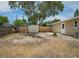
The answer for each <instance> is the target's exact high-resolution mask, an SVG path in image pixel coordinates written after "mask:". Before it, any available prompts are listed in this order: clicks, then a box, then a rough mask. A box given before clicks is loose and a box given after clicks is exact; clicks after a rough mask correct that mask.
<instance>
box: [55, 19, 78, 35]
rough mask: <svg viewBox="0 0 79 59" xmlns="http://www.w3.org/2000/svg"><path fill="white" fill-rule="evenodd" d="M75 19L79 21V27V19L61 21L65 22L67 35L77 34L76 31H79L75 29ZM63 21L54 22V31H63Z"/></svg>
mask: <svg viewBox="0 0 79 59" xmlns="http://www.w3.org/2000/svg"><path fill="white" fill-rule="evenodd" d="M75 21H77V22H78V28H79V19H75V20H69V21H65V22H61V23H64V24H65V34H67V35H75V33H76V32H79V29H78V28H77V29H75V26H74V24H75ZM61 23H57V24H53V31H54V32H57V33H61Z"/></svg>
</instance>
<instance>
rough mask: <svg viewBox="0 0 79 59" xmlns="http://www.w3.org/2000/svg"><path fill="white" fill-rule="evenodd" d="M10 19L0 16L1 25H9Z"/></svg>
mask: <svg viewBox="0 0 79 59" xmlns="http://www.w3.org/2000/svg"><path fill="white" fill-rule="evenodd" d="M8 22H9V21H8V18H7V17H6V16H0V25H3V24H4V23H8Z"/></svg>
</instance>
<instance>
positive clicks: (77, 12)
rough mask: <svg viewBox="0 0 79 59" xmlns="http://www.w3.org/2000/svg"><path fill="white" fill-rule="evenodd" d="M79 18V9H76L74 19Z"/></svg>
mask: <svg viewBox="0 0 79 59" xmlns="http://www.w3.org/2000/svg"><path fill="white" fill-rule="evenodd" d="M76 16H79V9H76V11H75V12H74V17H76Z"/></svg>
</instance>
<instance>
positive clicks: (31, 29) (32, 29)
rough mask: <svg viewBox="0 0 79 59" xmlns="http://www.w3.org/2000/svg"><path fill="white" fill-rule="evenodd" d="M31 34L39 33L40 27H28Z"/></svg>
mask: <svg viewBox="0 0 79 59" xmlns="http://www.w3.org/2000/svg"><path fill="white" fill-rule="evenodd" d="M28 30H29V32H38V31H39V30H38V25H30V26H28Z"/></svg>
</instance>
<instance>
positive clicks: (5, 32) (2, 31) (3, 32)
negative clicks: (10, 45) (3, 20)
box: [0, 27, 13, 36]
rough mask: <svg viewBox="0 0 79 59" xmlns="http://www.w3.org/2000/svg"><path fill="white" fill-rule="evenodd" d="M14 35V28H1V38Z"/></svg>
mask: <svg viewBox="0 0 79 59" xmlns="http://www.w3.org/2000/svg"><path fill="white" fill-rule="evenodd" d="M9 33H13V28H12V27H0V36H1V35H5V34H9Z"/></svg>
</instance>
